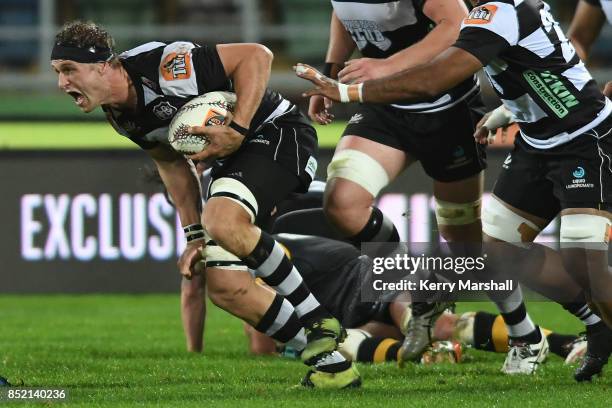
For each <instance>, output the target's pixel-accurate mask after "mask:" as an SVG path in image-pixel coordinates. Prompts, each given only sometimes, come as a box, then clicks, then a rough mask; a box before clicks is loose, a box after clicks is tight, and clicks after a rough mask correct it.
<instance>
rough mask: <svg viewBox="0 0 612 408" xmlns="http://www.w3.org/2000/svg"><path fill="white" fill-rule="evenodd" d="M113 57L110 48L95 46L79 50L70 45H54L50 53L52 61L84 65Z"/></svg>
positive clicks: (79, 48)
mask: <svg viewBox="0 0 612 408" xmlns="http://www.w3.org/2000/svg"><path fill="white" fill-rule="evenodd" d="M113 55H114V54H113V51H112V50H111V49H110V48H99V47H96V46H91V47H89V48H81V47H75V46H72V45H61V44H55V45H54V46H53V51H51V59H52V60H70V61H74V62H83V63H86V64H91V63H95V62H106V61H110V60H111V58H112V57H113Z"/></svg>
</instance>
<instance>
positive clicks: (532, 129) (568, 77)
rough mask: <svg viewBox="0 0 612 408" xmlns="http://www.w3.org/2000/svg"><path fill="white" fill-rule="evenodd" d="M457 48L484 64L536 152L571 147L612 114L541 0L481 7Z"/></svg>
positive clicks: (611, 104)
mask: <svg viewBox="0 0 612 408" xmlns="http://www.w3.org/2000/svg"><path fill="white" fill-rule="evenodd" d="M454 46H455V47H459V48H462V49H464V50H466V51H468V52H469V53H471V54H473V55H474V56H475V57H476V58H478V59H479V60H480V61H481V62H482V64H483V65H484V67H485V73H486V75H487V77H488V78H489V81H490V82H491V85H492V86H493V88H494V89H495V91H496V92H497V94H498V95H499V97H500V98H501V99H502V101H503V103H504V105H505V106H506V107H507V108H508V109H509V110H510V111H511V112H512V113H513V114H514V118H515V120H516V122H517V123H518V124H519V127H520V129H521V136H522V137H523V139H524V140H525V142H527V143H528V144H529V145H531V146H533V147H535V148H538V149H550V148H552V147H555V146H558V145H561V144H563V143H566V142H568V141H570V140H572V139H573V138H575V137H577V136H579V135H581V134H583V133H584V132H586V131H588V130H589V129H592V128H593V127H595V126H597V125H598V124H599V123H601V122H602V121H603V120H604V119H605V118H606V117H607V116H608V115H609V114H610V113H611V112H612V102H610V100H609V99H607V98H606V97H605V96H603V95H602V93H601V91H600V90H599V88H598V86H597V84H596V83H595V81H594V80H593V78H592V77H591V75H590V74H589V72H588V71H587V69H586V68H585V66H584V64H583V62H582V61H581V60H580V58H579V57H578V55H577V54H576V50H575V49H574V47H573V46H572V44H571V43H570V42H569V41H568V40H567V38H566V37H565V35H564V34H563V31H562V30H561V27H560V26H559V23H557V22H556V21H555V19H554V17H553V16H552V15H551V13H550V7H549V6H548V5H547V4H546V3H544V2H543V1H541V0H500V1H481V2H480V5H479V6H478V7H476V8H474V9H473V10H472V12H471V13H470V15H469V16H468V18H466V19H465V20H464V22H463V25H462V27H461V32H460V35H459V39H458V40H457V43H456V44H455V45H454Z"/></svg>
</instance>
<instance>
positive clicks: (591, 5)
mask: <svg viewBox="0 0 612 408" xmlns="http://www.w3.org/2000/svg"><path fill="white" fill-rule="evenodd" d="M606 19H607V20H608V24H612V1H611V0H580V1H579V2H578V6H577V7H576V12H575V13H574V18H573V19H572V23H571V24H570V28H569V30H568V31H567V37H568V38H569V39H570V41H571V42H572V44H573V45H574V48H576V52H577V53H578V55H579V56H580V59H582V61H586V60H587V58H588V56H589V52H590V50H591V46H592V45H593V43H594V42H595V40H596V39H597V37H598V36H599V33H600V32H601V28H602V27H603V25H604V23H605V22H606ZM604 94H605V95H606V96H607V97H608V98H611V97H612V81H610V82H608V83H607V84H606V87H605V89H604Z"/></svg>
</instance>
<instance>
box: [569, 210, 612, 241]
mask: <svg viewBox="0 0 612 408" xmlns="http://www.w3.org/2000/svg"><path fill="white" fill-rule="evenodd" d="M611 228H612V222H611V221H610V220H609V219H608V218H606V217H603V216H601V215H593V214H568V215H562V216H561V246H562V247H563V248H572V247H579V248H585V244H587V243H588V244H589V246H588V248H589V249H600V250H607V249H608V242H609V240H610V232H611Z"/></svg>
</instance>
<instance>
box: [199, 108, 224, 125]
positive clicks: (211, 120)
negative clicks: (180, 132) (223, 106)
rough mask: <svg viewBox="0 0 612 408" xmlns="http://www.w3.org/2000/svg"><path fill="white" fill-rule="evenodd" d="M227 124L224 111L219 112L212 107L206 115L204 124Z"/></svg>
mask: <svg viewBox="0 0 612 408" xmlns="http://www.w3.org/2000/svg"><path fill="white" fill-rule="evenodd" d="M224 124H225V115H224V114H223V112H217V111H216V110H214V109H210V110H209V111H208V112H206V117H205V118H204V122H203V123H202V126H218V125H224Z"/></svg>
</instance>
